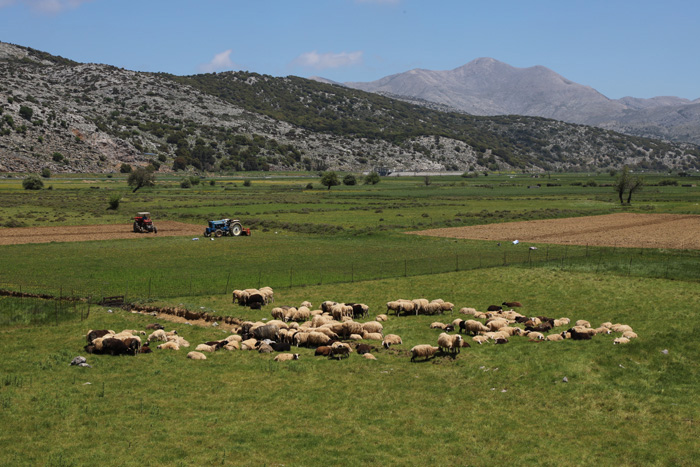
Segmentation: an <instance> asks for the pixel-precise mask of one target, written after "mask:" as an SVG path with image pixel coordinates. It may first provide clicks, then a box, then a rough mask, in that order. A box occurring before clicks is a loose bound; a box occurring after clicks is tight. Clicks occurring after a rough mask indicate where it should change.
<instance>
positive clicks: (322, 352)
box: [314, 345, 331, 357]
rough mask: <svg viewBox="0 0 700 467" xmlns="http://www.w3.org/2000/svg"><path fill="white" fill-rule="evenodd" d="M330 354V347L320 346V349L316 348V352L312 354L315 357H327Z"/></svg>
mask: <svg viewBox="0 0 700 467" xmlns="http://www.w3.org/2000/svg"><path fill="white" fill-rule="evenodd" d="M330 354H331V346H330V345H322V346H320V347H316V351H315V352H314V356H315V357H328V356H329V355H330Z"/></svg>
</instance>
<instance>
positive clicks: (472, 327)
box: [459, 319, 490, 335]
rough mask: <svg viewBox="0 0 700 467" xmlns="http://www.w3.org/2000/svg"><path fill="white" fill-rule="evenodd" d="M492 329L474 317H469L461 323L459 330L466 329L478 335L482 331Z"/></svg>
mask: <svg viewBox="0 0 700 467" xmlns="http://www.w3.org/2000/svg"><path fill="white" fill-rule="evenodd" d="M489 330H490V329H489V328H487V327H486V326H484V325H483V324H481V323H480V322H478V321H474V320H473V319H468V320H466V321H463V322H461V323H460V324H459V332H460V333H461V332H462V331H466V332H467V333H469V334H472V335H477V334H479V333H481V332H488V331H489Z"/></svg>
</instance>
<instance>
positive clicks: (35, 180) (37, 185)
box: [22, 174, 44, 190]
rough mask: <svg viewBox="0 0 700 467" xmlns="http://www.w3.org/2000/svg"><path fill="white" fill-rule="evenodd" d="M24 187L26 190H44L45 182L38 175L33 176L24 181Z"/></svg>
mask: <svg viewBox="0 0 700 467" xmlns="http://www.w3.org/2000/svg"><path fill="white" fill-rule="evenodd" d="M22 186H23V187H24V189H25V190H41V189H42V188H44V182H43V181H42V180H41V178H39V176H38V175H36V174H32V175H30V176H29V177H27V178H25V179H24V180H23V181H22Z"/></svg>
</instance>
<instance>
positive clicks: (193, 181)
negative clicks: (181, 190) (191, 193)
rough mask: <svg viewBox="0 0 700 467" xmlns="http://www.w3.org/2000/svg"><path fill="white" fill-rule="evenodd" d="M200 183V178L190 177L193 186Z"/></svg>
mask: <svg viewBox="0 0 700 467" xmlns="http://www.w3.org/2000/svg"><path fill="white" fill-rule="evenodd" d="M199 182H200V180H199V177H197V176H194V175H193V176H191V177H190V184H191V185H192V186H196V185H199Z"/></svg>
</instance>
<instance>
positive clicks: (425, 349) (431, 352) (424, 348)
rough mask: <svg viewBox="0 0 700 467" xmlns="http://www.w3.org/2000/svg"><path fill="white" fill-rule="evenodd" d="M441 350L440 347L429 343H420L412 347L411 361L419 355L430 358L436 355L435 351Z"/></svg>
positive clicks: (426, 358)
mask: <svg viewBox="0 0 700 467" xmlns="http://www.w3.org/2000/svg"><path fill="white" fill-rule="evenodd" d="M438 350H440V347H433V346H432V345H429V344H420V345H416V346H414V347H413V348H411V361H412V362H415V361H416V358H418V357H425V360H428V359H429V358H431V357H434V356H435V353H436V352H437V351H438Z"/></svg>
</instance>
